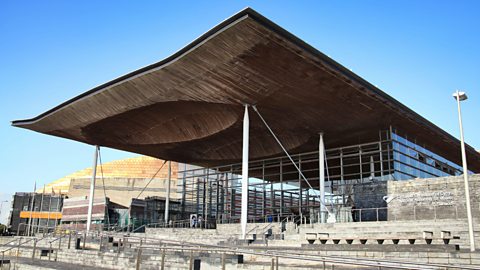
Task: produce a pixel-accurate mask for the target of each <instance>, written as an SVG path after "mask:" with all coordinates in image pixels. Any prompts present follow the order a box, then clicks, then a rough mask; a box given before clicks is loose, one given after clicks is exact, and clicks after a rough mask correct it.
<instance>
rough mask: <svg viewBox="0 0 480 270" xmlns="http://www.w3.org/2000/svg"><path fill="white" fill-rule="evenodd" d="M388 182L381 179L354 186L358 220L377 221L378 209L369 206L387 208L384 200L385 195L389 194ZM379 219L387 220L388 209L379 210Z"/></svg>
mask: <svg viewBox="0 0 480 270" xmlns="http://www.w3.org/2000/svg"><path fill="white" fill-rule="evenodd" d="M387 188H388V185H387V182H386V181H379V182H374V183H367V184H357V185H355V186H354V187H353V194H354V202H355V207H356V208H357V209H362V211H361V212H360V211H357V214H356V215H357V216H356V217H357V218H356V219H357V221H359V220H360V218H361V221H376V220H377V210H376V209H368V208H385V207H387V204H386V203H385V201H384V200H383V197H384V196H386V195H387ZM378 220H379V221H382V220H387V210H386V209H379V210H378Z"/></svg>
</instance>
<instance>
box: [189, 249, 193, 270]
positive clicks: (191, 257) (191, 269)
mask: <svg viewBox="0 0 480 270" xmlns="http://www.w3.org/2000/svg"><path fill="white" fill-rule="evenodd" d="M188 270H193V251H190V262H189V265H188Z"/></svg>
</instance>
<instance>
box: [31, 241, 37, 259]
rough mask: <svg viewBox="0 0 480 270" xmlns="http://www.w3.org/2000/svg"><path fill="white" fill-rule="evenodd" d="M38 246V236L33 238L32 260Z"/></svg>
mask: <svg viewBox="0 0 480 270" xmlns="http://www.w3.org/2000/svg"><path fill="white" fill-rule="evenodd" d="M36 248H37V238H34V239H33V249H32V260H34V259H35V250H36Z"/></svg>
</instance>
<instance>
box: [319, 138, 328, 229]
mask: <svg viewBox="0 0 480 270" xmlns="http://www.w3.org/2000/svg"><path fill="white" fill-rule="evenodd" d="M318 155H319V157H318V163H319V164H318V165H319V171H318V173H319V178H320V222H321V223H325V215H324V213H325V212H326V207H325V146H324V144H323V132H322V133H320V141H319V143H318Z"/></svg>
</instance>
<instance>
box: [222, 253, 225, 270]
mask: <svg viewBox="0 0 480 270" xmlns="http://www.w3.org/2000/svg"><path fill="white" fill-rule="evenodd" d="M222 270H225V252H224V253H222Z"/></svg>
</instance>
